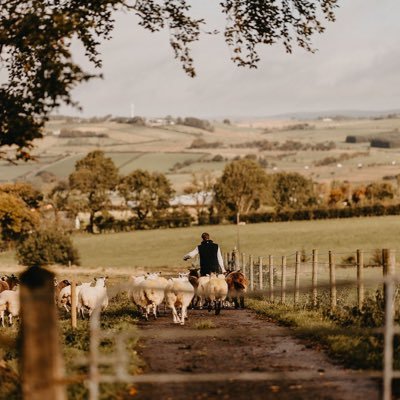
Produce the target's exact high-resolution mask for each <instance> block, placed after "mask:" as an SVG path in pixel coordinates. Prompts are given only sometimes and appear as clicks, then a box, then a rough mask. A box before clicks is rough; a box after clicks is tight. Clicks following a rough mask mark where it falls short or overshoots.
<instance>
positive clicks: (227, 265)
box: [224, 252, 229, 269]
mask: <svg viewBox="0 0 400 400" xmlns="http://www.w3.org/2000/svg"><path fill="white" fill-rule="evenodd" d="M224 264H225V268H226V269H229V252H226V253H224Z"/></svg>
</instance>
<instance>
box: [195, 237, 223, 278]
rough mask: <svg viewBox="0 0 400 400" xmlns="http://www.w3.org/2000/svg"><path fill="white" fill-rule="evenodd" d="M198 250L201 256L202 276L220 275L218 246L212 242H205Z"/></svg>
mask: <svg viewBox="0 0 400 400" xmlns="http://www.w3.org/2000/svg"><path fill="white" fill-rule="evenodd" d="M197 248H198V250H199V256H200V275H201V276H205V275H207V274H211V272H215V273H219V272H220V271H221V269H220V266H219V262H218V245H217V244H216V243H214V242H213V241H212V240H203V241H202V242H201V244H200V245H199V246H197Z"/></svg>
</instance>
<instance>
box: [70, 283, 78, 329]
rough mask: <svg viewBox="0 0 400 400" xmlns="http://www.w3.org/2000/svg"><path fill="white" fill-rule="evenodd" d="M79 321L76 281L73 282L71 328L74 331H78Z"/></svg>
mask: <svg viewBox="0 0 400 400" xmlns="http://www.w3.org/2000/svg"><path fill="white" fill-rule="evenodd" d="M76 325H77V319H76V281H75V279H72V280H71V326H72V329H76Z"/></svg>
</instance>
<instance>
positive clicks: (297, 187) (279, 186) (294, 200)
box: [272, 172, 316, 209]
mask: <svg viewBox="0 0 400 400" xmlns="http://www.w3.org/2000/svg"><path fill="white" fill-rule="evenodd" d="M272 197H273V198H274V200H275V203H276V205H277V207H278V208H280V209H282V208H289V209H290V208H291V209H301V208H304V207H309V206H312V205H314V204H316V196H315V192H314V184H313V182H312V180H311V179H307V178H306V177H304V176H303V175H300V174H299V173H297V172H280V173H277V174H274V175H273V185H272Z"/></svg>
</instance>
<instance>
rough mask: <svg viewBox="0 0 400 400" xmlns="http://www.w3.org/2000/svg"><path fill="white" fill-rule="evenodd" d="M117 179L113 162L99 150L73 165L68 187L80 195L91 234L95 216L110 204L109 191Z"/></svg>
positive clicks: (114, 185) (116, 182) (113, 187)
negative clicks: (88, 215)
mask: <svg viewBox="0 0 400 400" xmlns="http://www.w3.org/2000/svg"><path fill="white" fill-rule="evenodd" d="M118 179H119V177H118V170H117V167H116V166H115V164H114V162H113V161H112V159H111V158H109V157H106V156H105V155H104V153H103V152H102V151H100V150H95V151H92V152H90V153H88V154H87V155H86V157H84V158H83V159H82V160H79V161H77V163H76V164H75V171H74V172H72V174H71V175H70V176H69V185H70V188H71V189H72V190H76V191H78V192H79V193H80V195H81V196H82V198H83V201H84V204H85V208H86V210H87V211H88V212H89V213H90V218H89V226H88V231H89V232H91V233H93V228H94V217H95V214H96V213H97V212H98V211H101V210H104V209H106V208H107V206H108V205H109V204H110V197H109V195H110V191H111V190H113V189H115V187H116V185H117V184H118Z"/></svg>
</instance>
